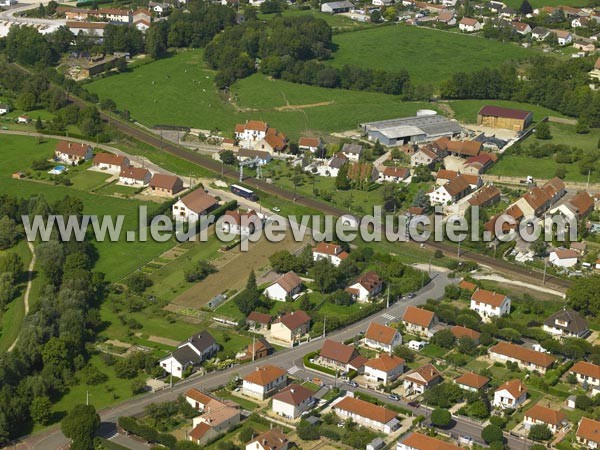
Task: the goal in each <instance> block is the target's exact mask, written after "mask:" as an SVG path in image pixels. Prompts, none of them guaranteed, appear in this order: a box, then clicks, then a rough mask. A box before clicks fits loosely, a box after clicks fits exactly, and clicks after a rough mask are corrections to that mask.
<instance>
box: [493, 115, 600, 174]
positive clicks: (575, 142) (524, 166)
mask: <svg viewBox="0 0 600 450" xmlns="http://www.w3.org/2000/svg"><path fill="white" fill-rule="evenodd" d="M549 125H550V133H551V134H552V139H550V140H538V139H536V138H535V136H530V137H528V138H527V139H526V140H525V141H524V142H522V143H521V146H522V147H525V148H526V147H529V146H531V145H532V144H534V143H536V144H538V145H544V144H554V145H558V144H562V145H567V146H569V147H577V148H581V149H583V150H584V151H590V150H595V149H596V148H597V146H598V140H600V130H598V129H594V128H592V129H591V130H590V132H589V133H588V134H577V133H575V126H574V125H567V124H560V123H552V122H550V123H549ZM559 166H562V167H565V168H566V170H567V172H566V176H565V180H567V181H577V182H586V181H587V177H588V176H587V173H585V174H582V173H581V172H580V171H579V166H578V164H577V163H573V164H559V163H557V162H556V161H554V159H552V158H550V157H548V158H535V159H534V158H531V157H529V156H524V155H511V154H508V155H504V156H502V158H500V160H499V161H498V163H497V164H495V165H494V166H493V167H492V169H491V170H490V171H489V172H488V173H489V174H490V175H501V176H515V177H519V176H520V177H524V176H527V175H531V176H533V177H534V178H542V179H544V178H552V177H553V176H554V173H555V171H556V169H557V168H558V167H559ZM590 182H595V183H597V182H600V173H598V172H597V171H594V172H592V173H591V174H590Z"/></svg>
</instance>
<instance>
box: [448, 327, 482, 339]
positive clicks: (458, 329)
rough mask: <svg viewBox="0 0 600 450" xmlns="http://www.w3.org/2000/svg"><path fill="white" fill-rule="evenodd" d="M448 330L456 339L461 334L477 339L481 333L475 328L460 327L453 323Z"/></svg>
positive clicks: (461, 335)
mask: <svg viewBox="0 0 600 450" xmlns="http://www.w3.org/2000/svg"><path fill="white" fill-rule="evenodd" d="M450 331H452V334H453V335H454V336H455V337H456V339H460V338H461V337H463V336H467V337H470V338H471V339H473V340H477V339H479V336H481V333H479V332H477V331H475V330H471V329H470V328H467V327H462V326H460V325H454V326H453V327H452V328H451V329H450Z"/></svg>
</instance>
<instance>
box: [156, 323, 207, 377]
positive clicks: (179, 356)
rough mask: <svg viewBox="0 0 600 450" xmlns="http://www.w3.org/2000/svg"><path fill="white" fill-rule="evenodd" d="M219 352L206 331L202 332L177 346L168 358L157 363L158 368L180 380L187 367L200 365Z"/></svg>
mask: <svg viewBox="0 0 600 450" xmlns="http://www.w3.org/2000/svg"><path fill="white" fill-rule="evenodd" d="M217 351H219V346H218V345H217V341H215V338H214V337H212V335H211V334H210V333H209V332H208V331H202V332H200V333H198V334H196V335H194V336H192V337H190V338H189V339H188V340H186V341H184V342H182V343H181V344H179V345H178V346H177V349H175V350H174V351H173V352H172V353H171V354H170V355H169V356H167V357H165V358H163V359H161V360H160V361H159V365H160V367H161V368H162V369H163V370H164V371H165V372H167V373H170V374H171V375H173V376H175V377H178V378H182V377H183V372H185V370H186V369H187V368H188V367H189V366H197V365H199V364H202V362H204V361H206V360H207V359H209V358H212V357H213V356H214V355H216V354H217Z"/></svg>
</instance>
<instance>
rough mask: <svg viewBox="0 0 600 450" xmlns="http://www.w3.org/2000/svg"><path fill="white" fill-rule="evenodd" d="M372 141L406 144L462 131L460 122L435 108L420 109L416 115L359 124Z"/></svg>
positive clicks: (384, 143) (389, 144)
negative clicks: (442, 114)
mask: <svg viewBox="0 0 600 450" xmlns="http://www.w3.org/2000/svg"><path fill="white" fill-rule="evenodd" d="M359 127H360V128H361V129H362V131H363V132H365V133H367V136H368V137H369V140H370V141H376V140H379V142H380V143H381V144H383V145H387V146H394V145H405V144H416V143H419V142H427V141H433V140H435V139H438V138H440V137H444V136H446V137H454V136H458V135H460V134H461V132H462V127H461V126H460V125H459V124H458V122H456V121H454V120H450V119H448V118H446V117H444V116H440V115H438V114H437V112H435V111H433V110H428V109H426V110H420V111H417V115H416V116H414V117H403V118H400V119H390V120H382V121H380V122H368V123H362V124H360V125H359Z"/></svg>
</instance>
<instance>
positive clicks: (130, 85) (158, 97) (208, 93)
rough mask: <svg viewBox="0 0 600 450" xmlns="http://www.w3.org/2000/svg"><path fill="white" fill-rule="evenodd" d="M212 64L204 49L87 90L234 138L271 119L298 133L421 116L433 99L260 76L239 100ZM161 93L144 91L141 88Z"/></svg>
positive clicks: (244, 85)
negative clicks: (218, 81) (250, 123)
mask: <svg viewBox="0 0 600 450" xmlns="http://www.w3.org/2000/svg"><path fill="white" fill-rule="evenodd" d="M213 77H214V72H212V71H209V70H206V69H204V63H203V61H202V51H200V50H190V51H186V52H182V53H179V54H178V55H176V56H173V57H171V58H167V59H164V60H160V61H155V62H152V63H149V64H145V65H142V66H140V67H138V68H136V69H134V70H133V71H132V72H129V73H124V74H119V75H114V76H110V77H107V78H101V79H98V80H96V81H94V82H92V83H90V84H88V85H86V87H87V88H88V89H89V90H90V91H91V92H95V93H97V94H98V95H99V96H100V97H101V98H112V99H113V100H114V101H115V102H116V103H117V106H118V107H119V108H120V109H128V110H129V111H130V112H131V115H132V117H133V118H134V119H135V120H138V121H140V122H142V123H144V124H145V125H147V126H153V125H157V124H166V125H180V126H189V127H192V128H200V129H204V130H216V129H217V130H221V131H223V133H224V134H225V135H228V136H230V135H231V134H232V132H233V128H234V127H235V124H236V123H238V122H244V121H245V120H248V119H257V120H264V121H266V122H268V123H269V124H270V125H271V126H274V127H277V128H279V129H281V130H282V131H284V132H285V133H286V134H287V135H288V136H290V137H292V138H297V137H299V136H300V135H303V134H311V133H317V134H326V133H329V132H333V131H343V130H348V129H354V128H356V125H357V124H358V123H359V122H364V121H373V120H381V119H389V118H393V117H398V116H403V115H413V114H415V112H416V111H417V110H418V109H421V108H424V107H427V106H428V105H427V104H426V103H419V102H415V103H412V102H402V101H401V100H400V99H399V98H398V97H396V96H392V95H386V94H379V93H374V92H357V91H346V90H341V89H326V88H320V87H314V86H307V85H301V84H296V83H289V82H285V81H281V80H272V79H269V78H267V77H264V76H262V75H260V74H255V75H252V76H250V77H248V78H245V79H243V80H240V81H238V82H237V83H235V84H234V85H233V86H232V88H231V91H232V92H231V102H230V101H229V100H228V99H227V98H226V96H222V95H220V94H219V93H218V92H217V91H216V89H215V87H214V84H213ZM140 88H144V89H148V90H152V91H154V92H155V95H139V89H140Z"/></svg>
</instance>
